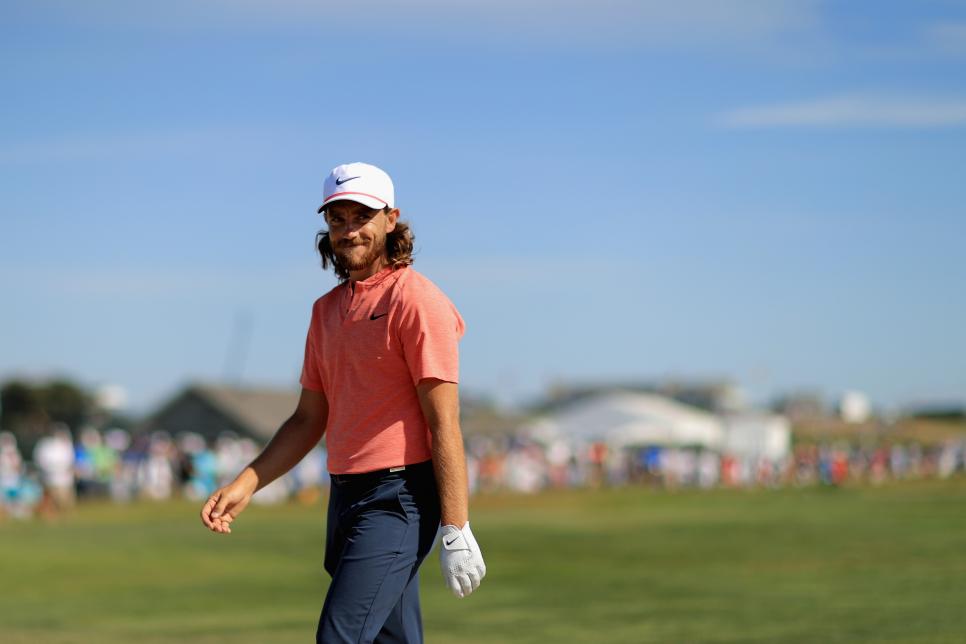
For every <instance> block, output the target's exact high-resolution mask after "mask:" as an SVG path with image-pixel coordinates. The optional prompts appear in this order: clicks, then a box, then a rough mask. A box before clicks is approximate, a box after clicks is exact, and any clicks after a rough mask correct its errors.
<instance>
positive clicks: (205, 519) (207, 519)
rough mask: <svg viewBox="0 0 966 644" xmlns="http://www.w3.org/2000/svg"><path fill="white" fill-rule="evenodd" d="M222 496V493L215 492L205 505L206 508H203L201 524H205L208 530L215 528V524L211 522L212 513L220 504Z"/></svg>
mask: <svg viewBox="0 0 966 644" xmlns="http://www.w3.org/2000/svg"><path fill="white" fill-rule="evenodd" d="M220 496H221V493H220V492H215V493H214V494H212V495H211V496H210V497H208V501H207V502H206V503H205V505H204V507H202V508H201V522H202V523H204V524H205V527H206V528H211V529H213V528H214V522H213V521H212V520H211V511H212V510H213V509H214V507H215V504H216V503H217V502H218V498H219V497H220Z"/></svg>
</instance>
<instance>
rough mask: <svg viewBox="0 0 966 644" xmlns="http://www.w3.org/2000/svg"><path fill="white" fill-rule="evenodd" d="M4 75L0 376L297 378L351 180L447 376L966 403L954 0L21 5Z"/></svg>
mask: <svg viewBox="0 0 966 644" xmlns="http://www.w3.org/2000/svg"><path fill="white" fill-rule="evenodd" d="M0 59H2V60H3V64H2V65H0V82H2V85H3V87H4V100H2V101H0V190H2V193H3V196H4V199H3V202H2V205H0V248H2V253H0V298H2V301H3V315H2V316H0V377H10V376H15V375H20V376H29V377H45V376H48V375H52V374H58V373H63V374H68V375H70V376H73V377H76V378H79V379H80V380H82V381H83V382H85V383H88V384H90V385H98V384H103V383H117V384H121V385H123V386H125V387H126V388H127V389H128V391H129V394H130V404H131V407H132V409H134V410H145V409H148V408H150V407H151V406H152V405H153V404H155V403H157V402H158V401H160V400H161V399H163V398H164V397H166V396H168V395H170V394H171V393H172V392H173V391H174V390H175V389H176V388H177V387H178V386H180V385H181V384H183V383H184V382H187V381H190V380H193V379H205V380H217V379H220V378H223V377H225V376H231V377H232V378H235V379H240V380H241V381H242V382H246V383H249V384H268V385H277V386H295V383H296V381H297V376H298V372H299V368H300V365H301V356H302V347H303V344H304V338H305V330H306V328H307V325H308V316H309V312H310V308H311V303H312V301H313V300H314V299H315V298H316V297H318V296H319V295H321V294H322V293H324V292H325V291H327V290H328V289H329V288H331V287H332V286H334V285H335V283H336V282H335V279H334V277H333V276H332V275H331V274H325V273H322V272H321V269H320V268H319V267H318V264H317V257H316V255H315V254H314V249H313V240H314V234H315V232H316V231H317V230H318V229H319V228H320V226H321V223H322V222H321V221H320V220H319V218H318V216H317V215H316V214H315V209H316V207H317V205H318V203H319V202H320V198H321V192H322V180H323V178H324V176H325V175H326V174H327V172H328V170H329V169H330V168H331V167H333V166H334V165H337V164H339V163H343V162H348V161H356V160H361V161H368V162H370V163H375V164H377V165H379V166H381V167H383V168H385V169H386V170H387V171H388V172H389V173H390V174H391V175H392V177H393V179H394V181H395V183H396V194H397V200H398V203H399V205H400V207H401V209H402V212H403V217H404V219H408V220H409V221H410V222H411V223H412V225H413V227H414V230H415V232H416V237H417V250H418V255H417V260H416V265H415V266H416V268H417V269H418V270H421V271H422V272H424V273H425V274H426V275H428V276H429V277H430V278H431V279H433V280H434V281H436V282H437V283H438V284H439V285H440V286H441V287H443V289H444V290H445V291H446V292H447V293H448V294H449V295H450V297H451V299H453V301H454V302H455V303H456V304H457V306H458V307H459V308H460V310H461V312H462V313H463V315H464V318H465V319H466V321H467V327H468V328H467V334H466V336H465V338H464V340H463V343H462V346H461V358H462V364H461V372H462V381H463V386H464V387H465V388H466V389H467V390H469V391H473V392H477V393H485V394H490V395H493V396H496V397H497V398H498V399H500V400H502V401H506V402H514V401H517V402H519V401H524V400H528V399H530V398H532V397H534V396H536V395H538V394H540V393H541V392H542V391H544V389H545V388H546V387H547V385H548V384H550V383H551V382H554V381H555V380H563V381H579V382H586V381H593V380H598V379H603V380H608V381H613V380H622V379H632V380H650V379H655V378H661V377H666V376H678V377H695V378H706V377H729V378H733V379H734V380H736V381H737V382H738V383H740V384H741V385H742V386H744V387H745V388H746V390H747V391H748V393H749V396H750V397H751V398H752V399H757V400H766V399H768V398H769V397H770V396H772V395H774V394H776V393H780V392H783V391H788V390H792V389H801V388H807V389H815V390H818V391H821V392H823V393H825V394H826V395H828V396H834V395H836V394H837V393H839V392H841V391H843V390H845V389H859V390H862V391H865V392H867V393H869V394H870V395H871V397H872V398H873V400H874V401H875V402H876V403H878V404H880V405H883V406H889V407H894V406H902V405H906V404H910V403H917V402H928V401H939V400H942V401H950V400H952V401H963V400H964V399H966V297H963V293H964V287H963V284H964V282H966V255H964V241H966V208H964V206H963V204H964V203H966V187H964V186H966V182H964V181H963V180H962V177H963V170H962V165H963V161H962V159H963V156H964V151H966V2H952V1H938V0H937V1H924V2H916V3H907V2H873V1H871V0H869V1H867V2H812V1H807V0H801V1H798V2H790V1H789V2H786V1H782V0H744V1H731V2H729V1H724V0H683V1H682V0H679V1H677V2H674V3H663V2H648V1H640V0H639V1H631V0H606V1H603V2H595V3H585V2H576V1H574V0H558V1H556V2H551V1H550V0H540V1H536V2H507V1H505V0H490V1H489V2H482V1H478V0H467V1H466V2H462V3H451V2H444V1H443V0H412V1H410V2H406V3H401V2H391V1H389V0H365V1H363V2H353V3H349V4H348V5H347V4H344V3H333V2H319V1H317V2H308V1H304V0H281V1H277V2H272V3H259V2H254V1H234V2H228V1H227V0H224V1H221V0H219V1H215V2H188V1H174V2H168V3H162V4H157V3H155V4H153V5H150V6H145V5H142V4H141V3H127V2H90V3H75V2H68V1H63V2H43V1H36V0H34V1H29V2H27V1H23V2H21V1H17V0H13V1H8V2H4V3H3V5H2V7H0ZM238 320H242V321H244V322H243V323H241V325H240V326H239V324H240V323H239V322H238ZM239 328H247V329H248V342H247V344H246V343H243V342H242V343H239V342H238V341H233V340H232V336H233V333H235V334H236V336H237V335H239V334H240V335H242V336H244V335H245V333H244V332H240V331H238V329H239ZM233 329H234V331H233ZM240 345H245V346H247V350H245V351H244V353H243V354H237V353H235V354H233V353H232V347H233V346H236V347H237V346H240Z"/></svg>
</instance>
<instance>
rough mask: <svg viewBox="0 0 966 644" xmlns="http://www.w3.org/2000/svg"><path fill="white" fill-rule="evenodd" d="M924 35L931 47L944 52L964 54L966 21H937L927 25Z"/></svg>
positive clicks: (965, 48) (965, 52)
mask: <svg viewBox="0 0 966 644" xmlns="http://www.w3.org/2000/svg"><path fill="white" fill-rule="evenodd" d="M924 37H925V40H926V42H927V44H928V45H929V46H930V48H931V49H935V50H936V51H939V52H941V53H944V54H953V55H960V54H966V22H937V23H933V24H931V25H928V26H927V27H926V28H925V30H924Z"/></svg>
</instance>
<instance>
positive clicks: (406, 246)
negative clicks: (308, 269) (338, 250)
mask: <svg viewBox="0 0 966 644" xmlns="http://www.w3.org/2000/svg"><path fill="white" fill-rule="evenodd" d="M388 211H389V208H384V209H383V212H388ZM415 239H416V236H415V235H414V234H413V231H412V229H411V228H410V227H409V224H408V223H406V222H405V221H396V227H395V228H394V229H393V230H392V232H389V233H387V234H386V259H387V260H388V262H389V265H390V266H392V267H393V268H399V267H401V266H409V265H411V264H412V263H413V241H414V240H415ZM315 246H316V248H318V250H319V255H321V256H322V268H323V269H324V270H327V269H328V268H329V266H332V270H333V271H335V274H336V276H337V277H338V278H339V281H341V282H344V281H346V280H347V279H349V271H348V270H347V269H346V268H345V267H344V266H343V265H342V264H340V263H339V258H338V256H337V255H336V254H335V252H334V251H333V250H332V242H331V241H330V240H329V231H328V230H320V231H319V232H318V233H316V235H315Z"/></svg>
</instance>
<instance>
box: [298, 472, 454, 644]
mask: <svg viewBox="0 0 966 644" xmlns="http://www.w3.org/2000/svg"><path fill="white" fill-rule="evenodd" d="M331 479H332V486H331V488H330V492H329V511H328V522H327V525H326V539H325V569H326V571H327V572H328V573H329V574H330V575H332V583H331V585H330V586H329V592H328V594H327V595H326V596H325V604H324V605H323V607H322V614H321V615H320V616H319V626H318V630H317V631H316V634H315V641H316V643H317V644H318V643H324V644H343V643H346V644H348V643H349V642H351V643H352V644H357V643H368V642H377V643H379V644H389V643H397V642H398V643H400V644H402V643H406V644H412V643H421V642H422V641H423V623H422V615H421V614H420V608H419V576H418V574H417V573H418V570H419V565H420V564H421V563H422V561H423V559H424V558H425V557H426V555H427V554H428V553H429V551H430V550H431V549H432V547H433V541H434V539H435V538H436V532H437V529H438V528H439V518H440V509H439V492H438V491H437V488H436V477H435V475H434V474H433V465H432V461H426V462H424V463H418V464H416V465H407V466H406V469H405V470H402V471H398V472H388V471H386V470H383V471H380V472H372V473H368V474H348V475H331Z"/></svg>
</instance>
